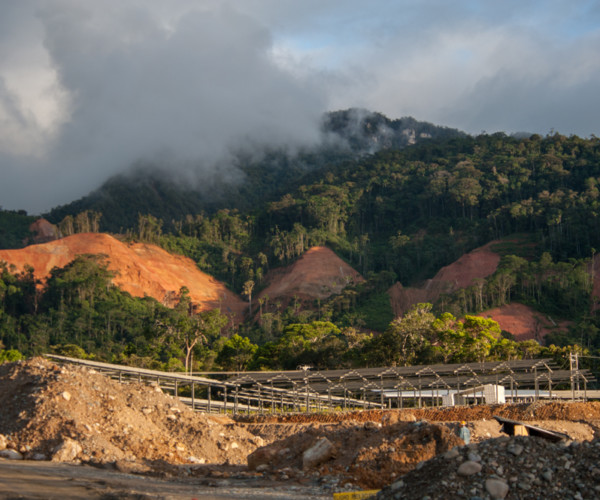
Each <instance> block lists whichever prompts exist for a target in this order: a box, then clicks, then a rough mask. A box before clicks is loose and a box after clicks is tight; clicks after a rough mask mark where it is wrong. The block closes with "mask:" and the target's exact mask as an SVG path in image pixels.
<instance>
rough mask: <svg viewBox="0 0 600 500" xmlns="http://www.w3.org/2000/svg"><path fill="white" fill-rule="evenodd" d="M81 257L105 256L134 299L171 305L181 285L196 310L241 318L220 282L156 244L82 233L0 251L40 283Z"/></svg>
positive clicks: (240, 306) (238, 305) (237, 303)
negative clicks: (29, 269) (30, 271)
mask: <svg viewBox="0 0 600 500" xmlns="http://www.w3.org/2000/svg"><path fill="white" fill-rule="evenodd" d="M83 254H103V255H106V256H107V261H108V268H109V269H110V270H111V271H114V272H115V273H116V276H115V278H114V280H113V282H114V284H115V285H117V286H118V287H119V288H120V289H122V290H123V291H126V292H129V293H130V294H131V295H133V296H135V297H144V296H150V297H154V298H155V299H156V300H158V301H160V302H162V303H163V304H165V305H168V306H172V305H174V300H175V297H176V296H177V293H178V292H179V290H180V288H181V287H182V286H185V287H187V288H188V289H189V291H190V298H191V300H192V302H193V303H194V304H196V306H197V307H198V310H200V311H205V310H210V309H215V308H221V310H222V311H223V312H224V313H226V314H229V315H233V316H234V318H235V319H236V320H238V321H239V320H241V319H242V318H243V314H244V310H245V307H246V304H245V302H244V301H243V300H241V299H240V298H239V297H238V296H237V295H235V294H234V293H232V292H231V291H229V290H228V289H227V288H226V287H225V285H224V284H223V283H221V282H219V281H217V280H216V279H214V278H212V277H211V276H209V275H208V274H206V273H203V272H202V271H200V270H199V269H198V267H197V266H196V264H195V263H194V261H193V260H191V259H189V258H187V257H183V256H180V255H172V254H170V253H168V252H166V251H165V250H163V249H161V248H159V247H157V246H155V245H150V244H146V243H133V244H127V243H123V242H121V241H119V240H117V239H116V238H114V237H112V236H110V235H108V234H98V233H84V234H75V235H73V236H69V237H67V238H62V239H60V240H56V241H51V242H49V243H44V244H39V245H31V246H28V247H26V248H22V249H18V250H0V260H1V261H5V262H7V263H8V264H9V265H13V266H15V267H16V269H17V270H18V271H22V270H23V269H24V268H25V267H26V266H28V265H29V266H32V267H33V269H34V275H35V277H36V278H37V279H39V280H44V279H45V278H47V277H48V275H49V274H50V271H51V270H52V269H53V268H54V267H59V268H61V267H64V266H66V265H67V264H69V263H70V262H71V261H73V260H74V259H75V257H76V256H77V255H83Z"/></svg>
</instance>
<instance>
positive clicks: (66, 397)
mask: <svg viewBox="0 0 600 500" xmlns="http://www.w3.org/2000/svg"><path fill="white" fill-rule="evenodd" d="M61 396H62V397H63V399H64V400H65V401H71V393H70V392H69V391H64V392H63V393H62V394H61Z"/></svg>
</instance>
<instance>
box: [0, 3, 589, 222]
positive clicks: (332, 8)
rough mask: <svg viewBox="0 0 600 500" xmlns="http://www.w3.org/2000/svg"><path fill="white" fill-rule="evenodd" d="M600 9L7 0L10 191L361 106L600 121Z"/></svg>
mask: <svg viewBox="0 0 600 500" xmlns="http://www.w3.org/2000/svg"><path fill="white" fill-rule="evenodd" d="M598 26H600V9H599V8H598V7H597V6H595V5H594V4H593V3H589V2H586V1H583V0H580V1H573V0H570V1H568V2H567V1H565V0H548V1H544V2H542V1H537V2H527V3H525V4H523V2H517V1H516V0H507V1H506V2H492V1H489V2H487V1H483V2H471V1H467V0H464V1H463V0H459V1H457V2H447V0H419V1H416V0H401V1H398V0H375V1H374V2H364V0H363V1H358V0H343V1H342V0H330V1H327V2H323V1H322V0H305V1H302V2H298V1H296V0H244V1H243V2H242V1H229V2H224V1H222V0H170V1H169V2H164V1H162V0H104V1H102V2H95V1H92V0H19V1H18V2H17V1H15V2H4V3H3V5H2V16H1V17H0V169H1V171H2V178H3V182H2V183H1V184H0V204H2V205H3V206H4V207H8V208H27V209H29V210H34V211H38V210H44V209H47V208H50V207H51V206H53V205H56V204H59V203H66V202H68V201H70V200H72V199H74V198H76V197H79V196H82V195H84V194H86V193H87V192H88V191H89V190H91V189H93V188H95V187H97V186H98V184H99V183H100V182H102V181H103V180H104V179H106V178H107V177H108V176H110V175H111V174H114V173H116V172H119V171H122V170H124V169H126V168H128V166H129V165H130V164H131V163H132V162H135V161H137V160H139V159H150V160H152V159H158V160H160V161H161V162H165V163H168V164H169V165H170V166H172V168H180V169H183V170H184V171H185V172H187V173H188V174H189V172H190V171H199V172H200V173H201V175H211V174H212V173H214V172H215V171H216V169H218V170H219V172H223V169H227V168H230V167H228V162H227V161H226V158H227V151H228V150H229V148H230V147H231V146H232V145H234V146H237V145H239V144H240V142H242V143H244V142H245V143H246V144H251V143H256V142H259V141H267V142H270V143H278V144H284V143H289V142H310V141H314V140H316V134H317V130H316V127H315V124H316V122H317V121H318V119H319V117H320V114H321V112H323V111H325V110H326V109H339V108H347V107H351V106H361V107H367V108H370V109H372V110H374V111H380V112H383V113H385V114H387V115H388V116H390V117H393V118H395V117H400V116H405V115H412V116H414V117H415V118H417V119H421V120H428V121H432V122H436V123H438V124H441V125H449V126H454V127H457V128H461V129H463V130H466V131H469V132H473V133H478V132H480V131H481V130H486V131H489V132H491V131H495V130H505V131H508V132H511V131H518V130H528V131H532V132H539V133H546V132H548V131H549V130H550V129H551V128H554V129H555V130H557V131H559V132H562V133H566V134H569V133H577V134H580V135H584V136H585V135H589V134H591V133H594V134H596V135H600V130H599V125H598V122H597V118H596V117H597V116H598V114H599V112H600V100H599V99H598V98H597V95H596V94H597V88H598V85H599V83H600V59H598V57H597V54H598V52H599V49H600V30H599V29H598ZM224 158H225V161H224V160H223V159H224ZM225 173H226V174H227V175H233V171H231V170H228V171H226V172H225ZM188 177H189V175H188Z"/></svg>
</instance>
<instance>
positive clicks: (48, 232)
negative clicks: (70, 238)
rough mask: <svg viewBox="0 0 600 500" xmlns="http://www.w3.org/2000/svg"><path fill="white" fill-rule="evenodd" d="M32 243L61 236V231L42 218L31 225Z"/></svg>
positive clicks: (45, 241) (52, 239) (43, 241)
mask: <svg viewBox="0 0 600 500" xmlns="http://www.w3.org/2000/svg"><path fill="white" fill-rule="evenodd" d="M29 232H30V233H31V237H30V240H31V243H35V244H38V243H47V242H49V241H54V240H57V239H59V238H60V237H61V234H60V231H59V230H58V228H57V227H56V226H55V225H54V224H51V223H50V222H48V221H47V220H46V219H44V218H40V219H38V220H36V221H35V222H33V223H32V224H31V225H30V226H29Z"/></svg>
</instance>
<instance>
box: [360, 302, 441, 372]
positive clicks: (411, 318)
mask: <svg viewBox="0 0 600 500" xmlns="http://www.w3.org/2000/svg"><path fill="white" fill-rule="evenodd" d="M431 309H432V305H431V304H427V303H421V304H416V305H415V306H413V308H412V309H410V310H409V311H407V312H406V313H405V314H404V316H402V317H401V318H396V319H395V320H394V321H392V322H391V323H390V325H389V327H388V328H387V329H386V330H385V332H384V333H383V334H382V335H380V336H379V337H376V338H374V339H373V341H372V343H371V346H370V350H371V359H372V360H374V361H376V362H379V363H382V364H384V365H388V366H389V365H391V366H396V365H401V366H408V365H411V364H413V363H415V362H416V360H417V359H418V357H419V355H420V354H421V352H422V351H423V350H424V348H425V347H426V346H427V344H428V343H429V339H430V338H431V335H432V326H433V322H434V320H435V316H434V315H433V314H432V313H431Z"/></svg>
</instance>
